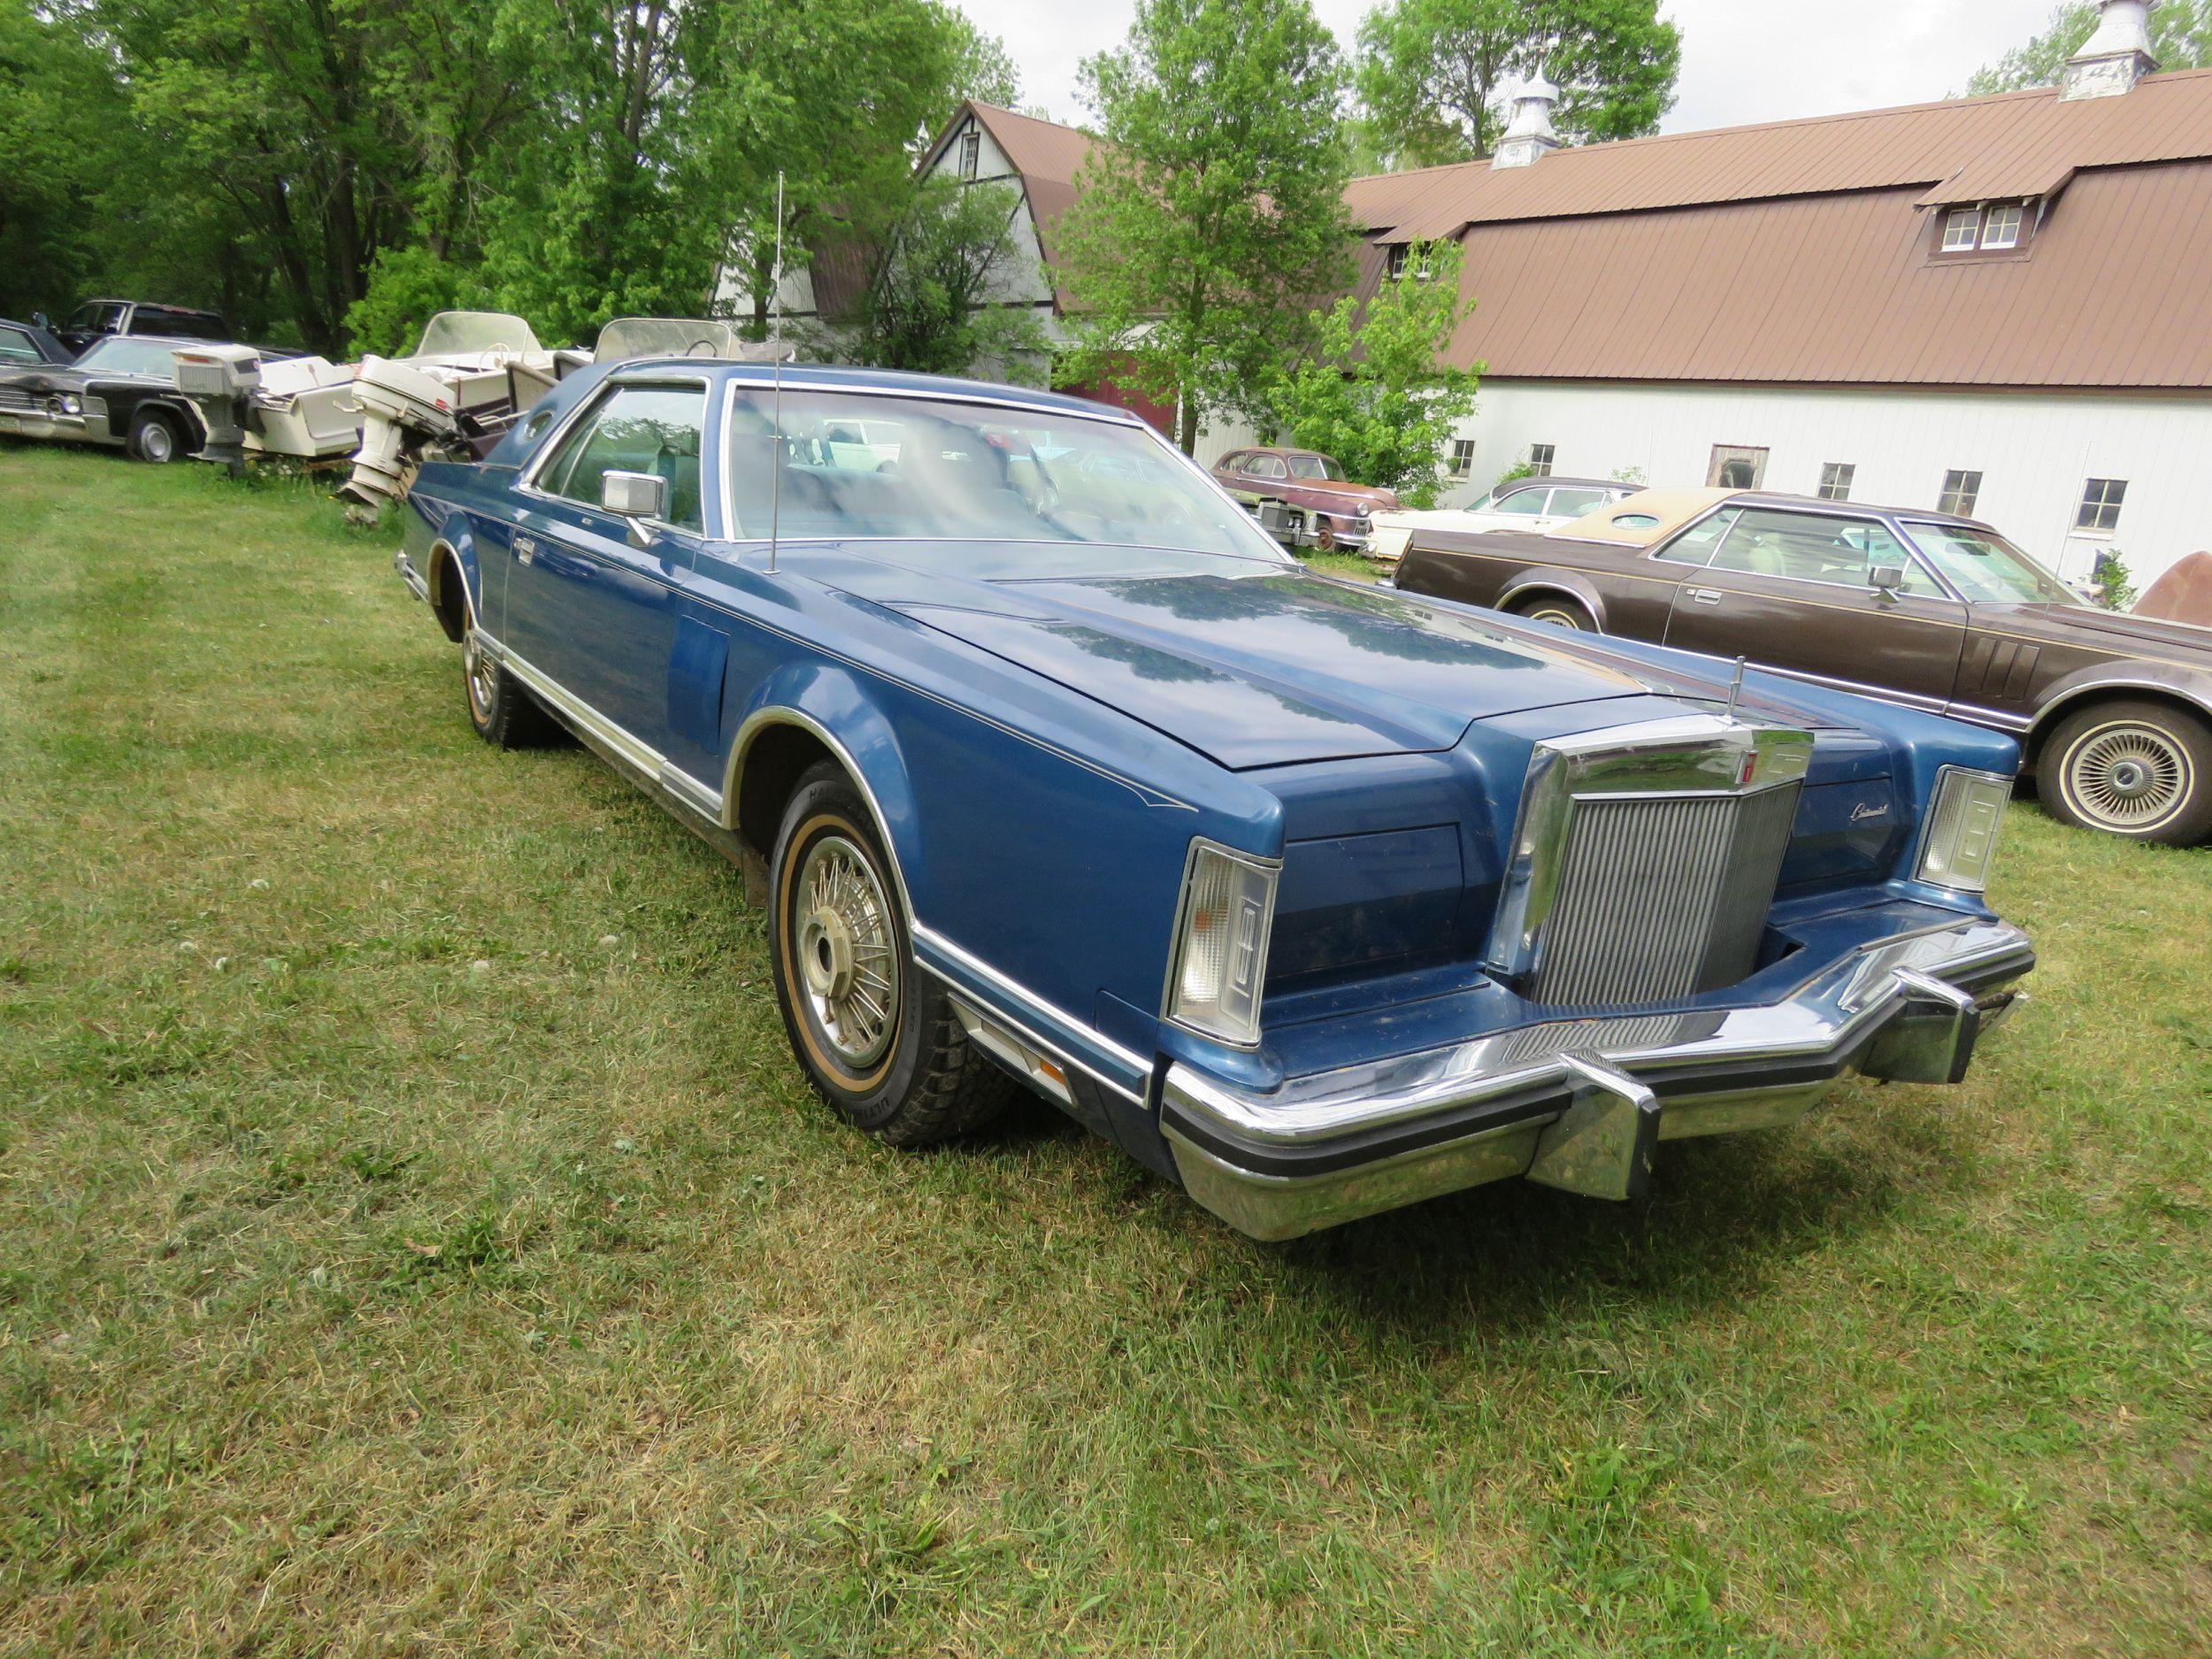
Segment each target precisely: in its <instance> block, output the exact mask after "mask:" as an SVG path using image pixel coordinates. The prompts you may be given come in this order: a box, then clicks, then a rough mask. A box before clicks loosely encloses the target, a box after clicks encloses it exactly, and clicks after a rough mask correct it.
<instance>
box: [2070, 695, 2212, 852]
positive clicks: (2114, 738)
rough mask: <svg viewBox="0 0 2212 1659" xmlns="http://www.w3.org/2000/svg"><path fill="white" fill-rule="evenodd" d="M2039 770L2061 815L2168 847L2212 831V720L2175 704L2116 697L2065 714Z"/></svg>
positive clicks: (2187, 844) (2090, 826)
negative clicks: (2195, 714) (2210, 724)
mask: <svg viewBox="0 0 2212 1659" xmlns="http://www.w3.org/2000/svg"><path fill="white" fill-rule="evenodd" d="M2037 772H2038V780H2039V783H2040V785H2041V787H2040V789H2039V791H2038V793H2039V795H2041V797H2042V801H2043V805H2044V807H2045V810H2047V811H2048V812H2049V813H2050V814H2051V816H2052V817H2054V818H2057V819H2058V820H2059V821H2060V822H2062V823H2065V824H2072V825H2075V826H2078V827H2079V828H2082V829H2093V830H2101V831H2103V832H2104V833H2106V834H2108V835H2118V836H2122V837H2124V838H2125V839H2126V840H2129V841H2155V842H2157V843H2159V844H2161V845H2162V846H2167V847H2193V846H2195V845H2196V844H2197V843H2198V842H2199V841H2203V840H2204V839H2205V837H2206V836H2207V835H2208V834H2212V727H2208V726H2207V725H2206V723H2205V722H2204V721H2203V720H2202V719H2200V718H2198V717H2196V716H2194V715H2192V714H2189V713H2187V712H2185V711H2184V710H2180V709H2177V708H2174V707H2172V706H2171V705H2170V704H2167V703H2150V702H2145V701H2140V700H2137V699H2132V698H2129V699H2116V700H2115V701H2113V702H2109V703H2093V704H2092V705H2091V706H2090V707H2088V708H2085V709H2082V710H2077V711H2076V712H2075V713H2072V714H2070V715H2068V716H2066V717H2065V718H2063V719H2062V720H2061V721H2060V722H2059V723H2058V725H2057V726H2056V727H2055V729H2054V730H2053V731H2052V733H2051V737H2050V741H2048V742H2047V743H2046V744H2045V745H2044V746H2043V753H2042V757H2041V760H2040V762H2039V765H2038V767H2037Z"/></svg>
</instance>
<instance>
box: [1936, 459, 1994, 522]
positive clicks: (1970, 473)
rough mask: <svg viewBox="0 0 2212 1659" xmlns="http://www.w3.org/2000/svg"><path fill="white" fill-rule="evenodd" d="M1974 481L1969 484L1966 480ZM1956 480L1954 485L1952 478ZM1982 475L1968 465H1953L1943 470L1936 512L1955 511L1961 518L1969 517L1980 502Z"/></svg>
mask: <svg viewBox="0 0 2212 1659" xmlns="http://www.w3.org/2000/svg"><path fill="white" fill-rule="evenodd" d="M1953 479H1956V480H1959V481H1958V483H1956V484H1953V483H1952V481H1951V480H1953ZM1968 479H1972V480H1974V481H1973V483H1972V484H1971V485H1969V484H1968V483H1967V482H1966V480H1968ZM1982 482H1983V475H1982V474H1981V472H1978V471H1977V470H1976V469H1975V468H1973V467H1970V466H1954V467H1950V468H1947V469H1946V470H1945V472H1944V474H1943V489H1942V491H1941V493H1940V494H1939V495H1937V497H1936V511H1938V512H1947V513H1955V514H1956V515H1957V516H1958V517H1959V518H1972V517H1973V516H1974V509H1975V508H1976V507H1978V506H1979V505H1980V504H1981V499H1982Z"/></svg>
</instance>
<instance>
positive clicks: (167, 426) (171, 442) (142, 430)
mask: <svg viewBox="0 0 2212 1659" xmlns="http://www.w3.org/2000/svg"><path fill="white" fill-rule="evenodd" d="M127 447H128V448H129V450H130V453H131V455H132V457H134V459H136V460H141V461H144V462H146V463H147V464H149V465H153V466H166V465H169V464H170V463H171V462H172V461H176V460H180V459H182V458H183V456H184V433H183V431H182V429H181V428H180V426H178V425H177V420H176V417H175V416H173V415H166V414H164V413H163V412H162V411H160V410H157V409H145V410H141V411H139V412H138V415H137V417H136V419H134V420H132V422H131V436H130V443H129V445H128V446H127Z"/></svg>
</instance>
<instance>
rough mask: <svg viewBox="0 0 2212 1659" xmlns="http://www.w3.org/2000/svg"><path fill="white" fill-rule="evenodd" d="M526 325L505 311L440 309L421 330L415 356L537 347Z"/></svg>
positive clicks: (452, 355) (442, 355) (437, 355)
mask: <svg viewBox="0 0 2212 1659" xmlns="http://www.w3.org/2000/svg"><path fill="white" fill-rule="evenodd" d="M543 349H544V348H543V347H542V346H541V345H539V344H538V337H537V335H536V334H534V333H532V332H531V329H530V325H529V324H528V323H526V322H524V321H523V320H522V319H521V318H519V317H510V316H509V315H508V314H507V313H506V312H505V311H440V312H439V313H438V314H437V315H436V316H435V317H433V318H432V319H430V321H429V322H428V324H426V326H424V328H423V331H422V343H421V344H420V345H419V346H417V347H416V348H415V355H416V356H417V357H461V356H464V355H465V354H467V353H469V352H473V351H541V350H543Z"/></svg>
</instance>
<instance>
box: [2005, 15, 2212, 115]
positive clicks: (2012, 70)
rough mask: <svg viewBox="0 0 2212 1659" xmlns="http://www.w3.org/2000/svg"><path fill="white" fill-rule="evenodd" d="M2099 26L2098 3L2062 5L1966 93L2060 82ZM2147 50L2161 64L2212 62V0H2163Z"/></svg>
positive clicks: (2199, 66)
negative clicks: (2069, 61) (2036, 32)
mask: <svg viewBox="0 0 2212 1659" xmlns="http://www.w3.org/2000/svg"><path fill="white" fill-rule="evenodd" d="M2096 27H2097V8H2096V6H2095V5H2093V4H2088V3H2087V0H2076V4H2070V5H2062V6H2060V7H2059V8H2058V9H2057V10H2056V11H2055V12H2052V13H2051V20H2050V23H2049V24H2048V26H2047V27H2045V29H2044V31H2043V33H2042V34H2040V35H2036V36H2034V37H2033V38H2032V39H2031V40H2030V41H2029V42H2027V43H2026V44H2025V45H2024V46H2016V47H2014V48H2013V49H2012V50H2010V51H2008V52H2007V53H2006V54H2005V55H2004V56H2003V57H2002V58H1999V59H1998V60H1997V61H1996V62H1995V63H1993V64H1990V65H1987V66H1985V67H1984V68H1981V69H1978V70H1976V71H1975V72H1974V74H1973V78H1972V79H1971V80H1970V81H1968V82H1967V83H1966V90H1967V93H1968V95H1969V96H1972V97H1984V96H1987V95H1988V94H1990V93H1993V92H2018V91H2020V90H2022V89H2023V88H2028V87H2049V86H2055V85H2057V84H2058V81H2059V79H2060V77H2061V76H2062V74H2063V73H2065V69H2066V60H2067V59H2068V58H2071V57H2072V56H2073V55H2074V54H2075V53H2076V52H2078V51H2079V50H2081V49H2082V44H2083V42H2085V41H2087V40H2088V38H2089V37H2090V35H2092V34H2093V33H2094V32H2095V31H2096ZM2151 55H2152V56H2153V57H2154V58H2157V59H2158V66H2159V67H2160V68H2161V69H2202V68H2204V67H2205V66H2206V65H2212V0H2167V3H2166V4H2163V5H2158V6H2154V7H2152V9H2151Z"/></svg>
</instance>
